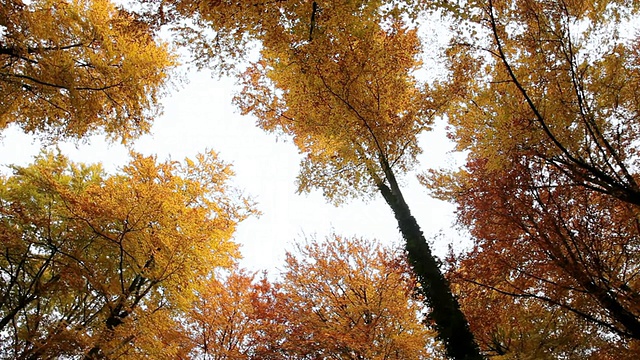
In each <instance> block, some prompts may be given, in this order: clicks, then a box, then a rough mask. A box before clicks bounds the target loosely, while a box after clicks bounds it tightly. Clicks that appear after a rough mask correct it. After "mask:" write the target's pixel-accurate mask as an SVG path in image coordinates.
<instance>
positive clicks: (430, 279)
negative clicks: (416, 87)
mask: <svg viewBox="0 0 640 360" xmlns="http://www.w3.org/2000/svg"><path fill="white" fill-rule="evenodd" d="M386 173H387V174H386V177H387V180H388V181H389V183H390V184H391V187H389V186H387V185H386V184H384V183H380V184H378V189H379V190H380V192H381V193H382V196H383V197H384V199H385V201H386V202H387V204H389V206H390V207H391V209H392V210H393V213H394V215H395V218H396V220H397V221H398V228H399V229H400V232H401V233H402V236H403V237H404V239H405V241H406V250H407V253H408V257H409V262H410V263H411V266H412V267H413V271H414V273H415V275H416V278H417V280H418V281H419V283H420V290H421V291H422V293H423V294H424V296H425V299H426V302H427V305H428V306H429V307H430V308H431V313H430V315H429V316H430V318H431V319H432V320H433V321H434V323H435V327H436V330H437V332H438V337H439V338H440V340H441V341H442V342H443V343H444V345H445V349H446V352H447V356H449V357H450V358H452V359H456V360H479V359H483V358H484V357H483V356H482V355H481V354H480V349H479V347H478V345H477V344H476V342H475V339H474V337H473V333H471V330H470V329H469V324H468V322H467V319H466V318H465V316H464V314H463V313H462V311H461V310H460V305H459V304H458V300H456V298H455V297H454V296H453V294H452V293H451V289H450V288H449V282H448V281H447V279H446V278H445V277H444V276H443V275H442V272H440V268H439V266H438V261H437V260H436V258H435V257H434V256H433V254H432V253H431V249H430V248H429V244H428V243H427V240H426V239H425V237H424V234H423V233H422V230H420V226H419V225H418V223H417V222H416V219H415V218H414V217H413V216H412V215H411V211H410V210H409V206H408V205H407V203H406V202H405V200H404V197H403V196H402V193H401V192H400V188H399V187H398V185H397V182H396V180H395V177H394V176H393V173H392V172H391V170H390V169H389V168H387V171H386Z"/></svg>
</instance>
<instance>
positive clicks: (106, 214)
mask: <svg viewBox="0 0 640 360" xmlns="http://www.w3.org/2000/svg"><path fill="white" fill-rule="evenodd" d="M427 9H428V10H431V11H432V13H431V14H430V15H429V16H428V17H427V14H426V13H425V12H424V10H427ZM638 11H640V6H639V5H638V4H637V1H631V0H590V1H573V0H567V1H543V0H465V1H457V2H451V1H428V2H427V1H414V0H404V1H384V0H376V1H358V0H345V1H335V0H322V1H320V0H319V1H301V0H290V1H281V0H276V1H264V0H248V1H191V0H166V1H157V0H138V1H131V2H128V3H127V4H124V3H123V4H119V5H116V4H114V3H112V2H111V1H109V0H33V1H20V0H0V131H2V130H4V129H7V128H8V127H11V126H15V127H19V128H20V129H22V130H23V131H25V132H27V133H33V134H35V135H36V136H38V137H39V138H44V139H46V140H48V143H55V142H56V141H58V140H65V139H73V140H83V139H87V137H88V136H90V135H94V134H103V135H105V136H106V137H108V138H109V139H111V140H119V141H122V142H125V143H130V142H131V141H133V140H134V139H135V138H137V137H139V136H140V135H142V134H144V133H146V132H148V131H149V130H150V127H151V124H152V121H153V120H154V118H155V116H156V115H158V114H159V112H160V106H159V105H160V103H159V99H160V97H161V95H163V91H164V90H165V89H166V86H167V84H169V83H170V82H171V78H170V75H171V74H172V73H173V70H174V68H175V67H176V66H177V65H178V57H177V56H176V55H175V54H177V53H178V51H176V50H178V49H179V48H180V49H182V50H186V51H183V52H182V53H183V54H186V56H185V57H184V58H182V60H186V61H191V62H192V63H195V64H196V65H197V66H198V67H199V68H210V69H213V70H214V71H216V72H217V73H218V74H228V73H233V74H234V75H236V77H237V79H238V83H239V91H238V93H237V94H236V97H235V99H234V103H235V104H236V105H237V106H238V108H239V109H240V111H241V112H242V113H243V114H245V115H249V116H252V117H253V118H254V119H255V121H256V123H257V126H259V127H260V128H262V129H263V130H265V131H267V132H269V133H275V134H276V135H279V136H284V137H287V138H290V139H291V140H292V141H293V142H294V144H295V145H296V146H297V148H298V149H299V151H300V153H301V155H302V162H301V166H300V173H299V176H298V179H297V182H298V186H299V191H300V192H310V191H314V190H319V191H321V192H322V193H323V195H324V196H325V198H326V199H327V200H328V201H330V202H332V203H334V204H336V205H340V204H344V203H345V202H347V201H348V200H349V199H351V198H358V197H359V198H369V197H372V196H378V195H381V196H382V198H383V199H384V200H385V201H386V203H387V205H389V207H390V209H391V210H392V213H393V216H394V217H395V218H396V220H397V223H398V228H399V230H400V232H401V234H402V236H403V238H404V240H405V244H404V245H405V246H404V250H403V251H400V250H392V249H389V248H386V247H383V246H381V245H379V244H377V243H375V242H370V241H367V240H363V239H360V238H357V237H352V238H349V237H344V236H340V235H334V236H332V237H330V238H328V239H325V240H324V241H315V240H314V241H308V242H306V243H303V242H300V243H298V244H297V245H296V247H295V250H293V251H292V252H290V253H288V254H287V255H286V260H285V264H284V265H283V269H282V272H281V273H280V274H277V275H268V274H266V273H264V274H263V275H260V276H259V275H257V274H256V273H250V272H248V271H246V270H242V269H241V268H240V267H239V265H238V263H237V258H239V251H238V246H237V244H235V243H234V241H233V233H234V231H235V228H236V226H237V224H238V223H239V222H240V221H242V220H243V219H245V218H246V217H247V216H249V215H251V214H252V213H254V210H253V206H252V204H251V202H250V201H249V200H247V199H246V198H244V197H243V196H241V195H239V194H238V193H237V192H236V191H235V190H234V188H233V187H231V186H230V185H229V184H228V182H229V177H230V176H231V175H232V172H231V170H230V167H229V166H228V165H227V164H225V163H224V162H222V161H221V160H219V159H218V157H217V155H216V154H215V153H214V152H212V151H210V152H206V153H203V154H200V155H198V156H197V157H196V158H195V159H194V160H190V159H185V160H184V161H183V162H175V161H166V162H159V161H158V160H157V159H156V158H155V157H153V156H143V155H141V154H137V153H135V152H132V153H131V159H130V162H129V163H128V164H127V165H126V166H124V167H122V168H121V169H119V170H118V171H116V172H114V173H107V172H105V171H104V170H103V169H102V167H101V166H100V165H89V164H76V163H74V162H72V161H71V160H69V159H67V158H66V157H65V156H63V155H60V154H58V153H54V152H49V151H43V152H42V153H41V155H39V156H38V157H37V158H36V159H35V160H34V162H33V163H32V164H30V165H26V166H12V167H10V168H9V169H10V171H9V172H8V173H7V174H5V175H3V176H2V177H1V178H0V358H6V359H41V358H42V359H47V358H84V359H87V360H89V359H117V358H126V359H137V358H140V359H142V358H153V359H164V358H166V359H187V358H197V359H427V358H438V357H442V356H446V357H449V358H454V359H464V360H470V359H481V358H483V357H492V358H493V357H495V358H497V359H558V358H562V359H594V360H596V359H634V358H636V357H637V356H638V355H637V354H638V352H640V280H639V277H638V268H639V266H640V256H639V255H638V249H639V248H640V223H639V220H638V219H639V215H640V214H639V208H638V207H639V206H640V183H639V181H640V180H639V176H638V168H639V166H640V157H638V145H639V144H640V127H639V126H638V122H639V120H640V100H639V99H640V96H638V89H639V88H640V41H639V40H638V35H637V33H635V32H634V30H635V29H636V28H637V27H638V24H637V16H638ZM435 15H441V17H440V18H438V17H436V16H435ZM425 19H429V21H434V20H435V21H440V22H441V23H442V27H443V28H444V26H445V25H451V26H450V28H449V32H448V33H447V35H445V36H450V40H451V41H450V43H449V45H448V46H447V49H446V50H445V52H444V53H442V54H436V55H435V56H434V58H439V60H442V64H444V66H443V67H435V66H434V67H431V65H432V64H426V63H423V60H422V59H424V58H425V56H424V55H425V52H427V51H433V49H432V48H430V47H427V46H425V45H424V41H423V40H424V38H423V37H422V35H421V30H422V28H421V21H425ZM160 34H162V37H161V35H160ZM170 41H171V42H173V43H172V44H169V42H170ZM250 55H251V56H250ZM248 59H250V60H248ZM425 71H426V72H430V74H429V76H428V78H429V79H430V80H433V79H436V78H437V79H439V80H438V81H427V80H426V79H423V77H422V75H423V74H424V73H425ZM437 119H443V120H446V121H448V124H449V128H448V129H449V136H450V139H451V140H453V141H455V142H456V144H457V149H458V150H460V151H463V152H464V153H465V154H466V156H467V160H466V163H465V165H464V166H463V167H461V168H459V169H454V170H452V171H444V170H443V171H436V170H430V171H426V172H425V173H424V174H423V175H421V176H420V179H421V181H422V182H423V183H424V184H425V185H427V186H428V187H429V188H430V189H431V190H432V193H433V195H434V196H436V197H439V198H441V199H444V200H447V201H450V202H452V203H454V204H456V205H457V213H456V214H457V219H458V225H459V226H460V227H461V229H463V230H465V231H466V233H467V234H468V235H469V238H470V240H471V246H470V247H469V248H467V249H466V250H464V251H462V252H461V253H455V252H453V251H452V252H451V253H450V254H449V257H448V258H447V261H446V262H445V265H444V266H442V263H441V262H440V260H439V259H438V258H437V257H435V256H434V255H433V254H432V251H431V247H430V243H429V242H428V241H427V240H426V239H425V236H424V235H423V233H422V229H421V228H420V226H419V224H418V219H416V218H415V217H414V216H413V215H412V213H411V211H410V209H409V206H408V204H407V201H406V200H405V197H404V195H403V192H402V188H401V184H402V180H401V178H402V176H404V175H406V174H407V173H409V172H411V171H413V170H415V168H416V167H417V166H418V162H417V159H418V155H419V154H421V153H422V152H423V151H424V150H425V149H423V148H422V147H421V146H420V143H419V139H420V135H421V134H422V133H423V132H424V131H427V130H429V128H430V127H431V126H432V125H433V124H434V122H435V121H436V120H437ZM214 146H215V145H214ZM443 270H444V271H446V274H443ZM445 275H446V276H445Z"/></svg>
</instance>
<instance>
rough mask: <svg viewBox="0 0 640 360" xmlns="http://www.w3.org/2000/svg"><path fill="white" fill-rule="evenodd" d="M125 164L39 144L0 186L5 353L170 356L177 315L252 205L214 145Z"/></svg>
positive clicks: (233, 252)
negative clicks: (113, 169)
mask: <svg viewBox="0 0 640 360" xmlns="http://www.w3.org/2000/svg"><path fill="white" fill-rule="evenodd" d="M132 156H133V158H132V160H131V162H130V164H129V165H127V166H126V167H124V168H123V169H122V171H121V172H120V173H119V174H116V175H106V174H105V173H104V172H103V171H102V170H101V168H100V166H98V165H91V166H85V165H76V164H73V163H70V162H69V161H68V160H67V159H66V158H64V157H63V156H60V155H52V154H49V153H46V154H43V155H41V156H40V157H39V158H38V159H37V160H36V162H35V163H34V164H33V165H30V166H27V167H15V168H14V169H15V173H14V175H12V176H9V177H6V178H3V179H2V183H1V187H0V221H1V222H2V225H1V229H2V232H1V233H0V236H1V240H2V241H1V245H0V246H2V251H1V253H2V257H1V258H0V272H1V274H2V276H1V277H0V281H1V282H2V286H0V288H2V293H1V296H0V299H1V301H0V329H1V330H2V332H1V334H2V335H1V336H2V341H1V343H2V347H1V349H0V354H2V356H3V357H5V358H6V357H8V358H28V357H32V358H40V357H50V356H78V355H81V354H85V355H87V356H89V357H90V358H99V357H105V356H106V357H108V358H112V357H118V356H127V358H136V357H137V356H140V357H146V356H152V357H154V358H162V357H167V358H170V357H171V354H175V353H178V352H179V351H181V349H182V347H183V344H181V343H180V338H179V337H174V336H170V334H171V333H176V332H177V329H179V323H178V322H176V321H177V320H176V319H177V316H178V315H179V314H180V313H181V312H182V311H185V310H187V309H188V308H190V307H191V304H192V302H193V301H194V300H195V295H196V292H197V291H198V290H199V289H200V286H201V285H202V284H204V281H205V280H206V279H207V277H208V276H209V275H210V274H211V272H212V270H213V269H215V268H218V267H227V266H230V265H231V264H232V262H233V258H234V257H237V256H238V253H237V245H236V244H234V243H233V242H232V241H231V236H232V234H233V232H234V230H235V226H236V223H237V222H238V221H240V220H242V219H243V218H244V217H245V216H246V214H247V211H250V209H249V208H247V207H246V204H245V203H243V202H239V201H240V200H241V199H237V198H236V197H235V196H234V195H233V194H230V193H229V192H230V191H231V190H230V189H229V188H228V186H227V185H226V184H225V183H226V180H227V178H228V176H229V175H231V172H230V170H229V167H228V166H227V165H225V164H224V163H222V162H221V161H220V160H218V159H217V157H216V155H215V154H214V153H212V152H210V153H207V154H204V155H199V156H198V158H197V160H196V161H190V160H186V161H185V162H184V163H177V162H165V163H158V162H157V161H156V160H155V158H153V157H143V156H141V155H139V154H133V155H132Z"/></svg>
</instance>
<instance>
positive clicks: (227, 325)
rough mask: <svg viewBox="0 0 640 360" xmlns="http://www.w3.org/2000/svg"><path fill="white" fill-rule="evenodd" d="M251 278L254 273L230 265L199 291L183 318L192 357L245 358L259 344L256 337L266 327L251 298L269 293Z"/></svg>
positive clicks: (259, 297) (262, 296) (268, 294)
mask: <svg viewBox="0 0 640 360" xmlns="http://www.w3.org/2000/svg"><path fill="white" fill-rule="evenodd" d="M254 278H255V275H254V274H249V273H247V272H246V271H244V270H242V269H237V268H234V269H232V271H231V272H230V273H228V275H226V276H223V277H221V278H218V277H212V278H211V279H210V280H209V281H208V282H207V283H206V286H204V287H203V288H202V289H201V290H200V292H199V293H198V299H197V301H196V304H195V306H194V307H193V308H192V309H191V310H190V311H189V313H187V315H186V317H185V319H186V322H187V323H188V325H187V326H186V332H187V333H188V334H189V337H190V338H191V341H192V344H193V350H192V352H191V354H190V355H191V356H192V357H194V358H198V359H216V360H222V359H249V358H251V356H252V354H253V353H255V349H256V348H257V347H259V346H261V345H260V344H258V342H257V341H256V340H257V338H258V334H259V333H260V332H264V331H266V330H265V325H264V324H263V323H262V322H261V321H260V313H259V312H258V309H259V307H257V306H256V304H255V301H258V299H267V298H268V297H269V296H270V295H271V294H270V293H269V292H264V293H263V292H262V291H261V289H262V288H261V287H260V286H259V284H260V283H258V285H256V284H254ZM265 280H266V279H263V281H265Z"/></svg>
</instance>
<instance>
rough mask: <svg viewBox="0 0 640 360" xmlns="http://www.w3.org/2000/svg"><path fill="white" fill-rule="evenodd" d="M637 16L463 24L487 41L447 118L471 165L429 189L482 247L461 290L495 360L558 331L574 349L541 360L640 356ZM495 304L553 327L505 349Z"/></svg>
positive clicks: (496, 16)
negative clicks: (491, 307)
mask: <svg viewBox="0 0 640 360" xmlns="http://www.w3.org/2000/svg"><path fill="white" fill-rule="evenodd" d="M636 12H637V5H636V4H633V3H632V2H625V1H594V2H589V1H586V2H541V1H481V2H477V3H474V4H473V6H470V7H469V8H467V9H465V13H464V14H462V13H461V14H460V18H459V19H460V20H461V22H462V23H463V24H466V26H468V27H469V28H473V29H475V31H474V32H470V31H469V32H468V31H463V30H461V31H459V32H458V34H457V36H456V38H455V39H454V41H453V44H452V46H451V48H450V50H449V54H448V55H449V61H450V63H449V64H450V71H451V76H452V84H451V87H450V88H449V90H448V91H450V93H451V94H452V95H455V96H457V97H458V98H457V99H458V100H457V101H455V102H453V103H452V104H451V107H450V108H449V110H448V112H447V114H448V116H449V118H450V121H451V124H452V125H453V126H454V127H453V133H452V138H454V139H455V140H456V141H457V143H458V147H459V149H461V150H466V151H468V154H469V155H468V162H467V164H466V166H465V167H464V169H463V170H461V171H459V172H456V173H450V174H441V175H440V176H435V177H431V178H430V180H426V178H425V180H426V182H428V183H429V182H430V185H431V186H432V187H434V188H436V189H439V190H438V191H440V192H439V194H440V195H441V196H442V197H443V198H448V199H450V200H452V201H454V202H455V203H456V204H457V205H458V219H459V221H460V223H461V224H462V225H464V226H465V228H466V229H468V230H469V232H470V234H471V236H472V238H473V241H474V246H473V249H472V250H471V251H469V252H468V253H467V254H464V255H463V256H461V257H460V258H459V259H457V260H456V261H454V263H455V266H454V267H453V268H452V270H451V279H452V280H453V281H454V282H456V283H457V284H456V286H457V287H459V288H461V289H465V290H464V292H468V293H474V294H482V296H480V297H472V298H468V300H465V301H463V309H465V310H466V313H467V314H468V316H469V317H470V319H473V320H472V321H471V326H472V328H474V329H475V333H476V334H477V336H478V338H479V339H482V342H483V344H484V346H485V349H487V351H489V350H491V351H493V352H494V353H498V354H500V353H503V354H507V355H506V356H513V357H518V356H519V355H517V354H519V353H520V354H521V353H526V352H528V351H532V352H533V350H531V349H532V347H534V346H536V344H538V345H540V344H544V341H543V339H541V338H540V337H539V334H540V331H541V328H540V326H541V325H542V324H545V325H544V326H545V327H552V328H554V329H556V330H557V331H556V332H555V333H554V334H553V336H552V337H550V338H548V339H549V340H552V338H553V337H556V336H559V337H560V338H559V339H558V340H562V341H564V343H563V344H560V345H558V346H556V347H554V351H550V352H549V353H548V354H546V355H544V354H542V353H540V357H541V358H542V357H543V355H544V356H548V357H560V356H569V355H570V356H572V357H576V358H610V356H614V357H624V358H634V357H635V356H637V355H633V354H637V346H638V345H637V341H638V339H640V338H639V337H638V335H639V334H640V333H639V332H638V330H640V326H639V325H640V322H639V321H640V307H639V306H640V303H639V302H638V291H639V290H640V289H639V288H638V285H639V284H638V281H637V266H638V261H639V260H640V258H639V257H638V253H637V248H638V239H639V235H640V234H638V223H637V217H638V205H639V204H640V203H639V202H638V201H637V194H638V189H639V187H638V183H637V179H638V176H637V165H638V158H637V144H638V131H637V126H636V123H637V121H638V106H637V105H638V103H637V81H638V76H637V75H638V74H637V71H638V55H639V53H638V44H637V39H636V38H635V37H633V36H631V37H625V36H623V32H624V29H625V27H627V26H631V25H630V23H629V20H630V19H631V16H633V14H636ZM462 28H464V26H463V27H462ZM609 34H612V35H611V36H610V35H609ZM462 298H463V299H465V298H466V297H462ZM471 299H473V301H472V300H471ZM497 299H499V300H497ZM494 300H495V301H499V303H503V304H508V305H506V306H509V307H512V308H514V309H515V310H514V311H515V313H516V314H522V315H524V314H525V313H527V312H529V311H531V310H532V309H536V308H538V309H540V310H538V311H540V312H544V314H545V315H542V316H540V317H538V318H533V319H529V320H526V321H525V320H523V323H524V327H525V329H523V330H520V331H522V333H524V334H527V335H526V336H530V337H531V338H529V339H525V338H521V339H519V340H517V341H513V339H511V338H508V337H507V338H504V339H495V338H494V339H492V336H494V335H495V333H496V331H497V329H498V328H499V327H501V326H503V327H505V328H509V329H511V330H515V329H516V328H517V326H513V325H514V324H510V322H509V320H508V318H505V319H504V320H503V321H504V322H503V323H502V324H498V325H495V326H493V329H489V328H487V327H486V325H485V324H486V320H483V318H484V317H486V316H487V315H488V314H486V313H485V311H484V309H483V308H482V305H481V304H483V303H485V302H492V301H494ZM503 306H505V305H499V307H503ZM523 312H524V313H523ZM483 313H484V315H482V314H483ZM547 314H558V315H557V316H561V317H562V318H561V319H560V320H556V319H553V318H547V317H546V316H547ZM513 316H516V315H513ZM518 318H520V317H518ZM524 318H525V319H526V318H527V317H526V316H524ZM545 319H546V320H545ZM566 319H575V320H572V321H575V323H573V324H576V323H579V324H582V325H580V326H579V327H578V328H573V329H572V328H571V326H568V325H569V324H571V323H569V322H568V320H566ZM520 325H523V324H520ZM583 332H589V333H590V334H591V336H590V339H589V341H587V340H586V339H584V338H583V336H582V333H583ZM569 345H571V346H574V347H575V348H574V350H573V352H571V351H569V349H571V347H568V348H564V349H563V346H569ZM526 349H529V350H526ZM534 353H535V352H534ZM563 354H565V355H563ZM566 354H568V355H566ZM612 354H615V355H612Z"/></svg>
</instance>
